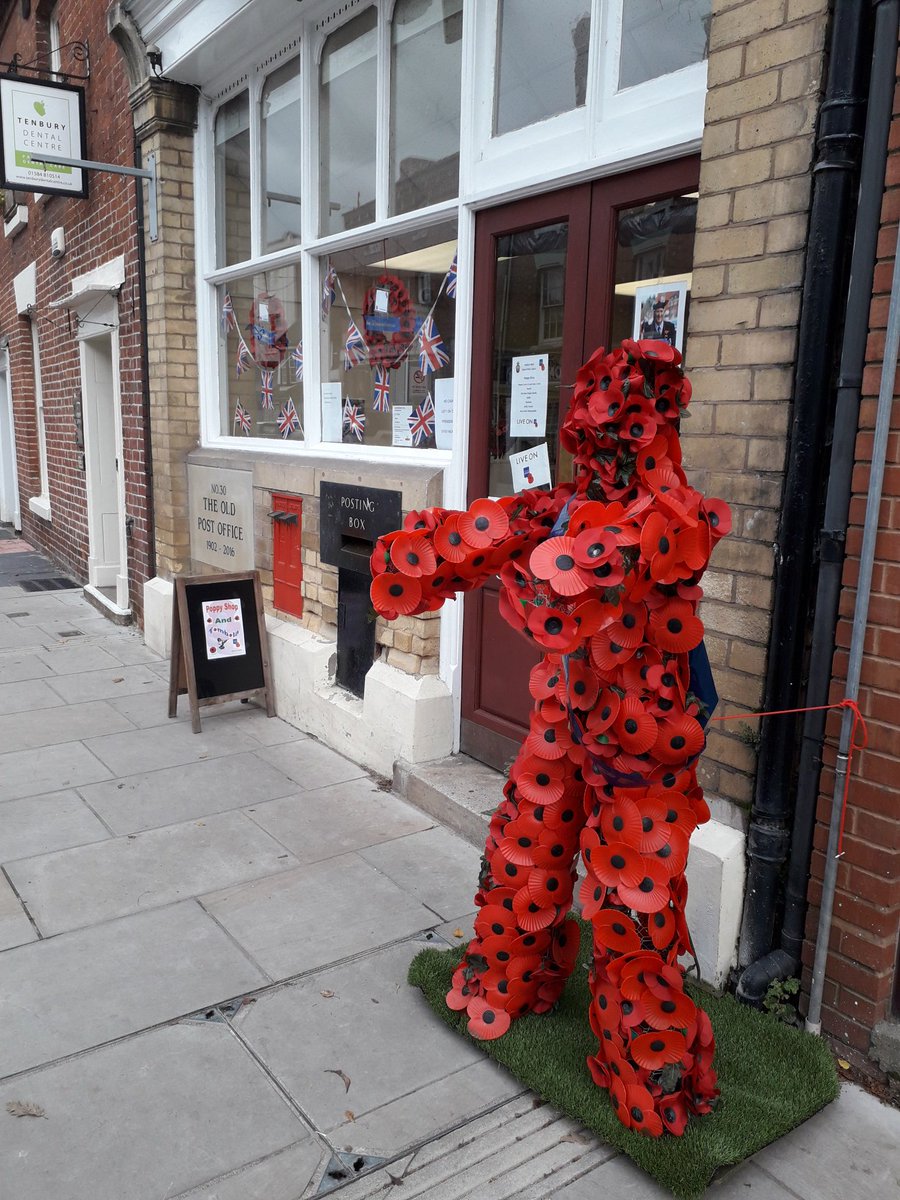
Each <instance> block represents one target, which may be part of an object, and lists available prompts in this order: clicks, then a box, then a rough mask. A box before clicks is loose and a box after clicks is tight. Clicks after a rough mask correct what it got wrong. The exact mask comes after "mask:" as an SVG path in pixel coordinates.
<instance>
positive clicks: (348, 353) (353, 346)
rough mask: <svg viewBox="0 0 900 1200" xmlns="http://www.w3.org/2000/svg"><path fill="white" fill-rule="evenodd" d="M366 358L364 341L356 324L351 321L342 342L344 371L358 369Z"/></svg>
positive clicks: (366, 352)
mask: <svg viewBox="0 0 900 1200" xmlns="http://www.w3.org/2000/svg"><path fill="white" fill-rule="evenodd" d="M367 358H368V351H367V350H366V343H365V339H364V338H363V335H362V334H361V333H360V332H359V326H358V325H357V324H356V322H355V321H351V322H350V324H349V325H348V326H347V338H346V340H345V342H344V370H345V371H352V369H353V368H354V367H358V366H359V364H360V363H362V362H365V361H366V359H367Z"/></svg>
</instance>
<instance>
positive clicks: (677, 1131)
mask: <svg viewBox="0 0 900 1200" xmlns="http://www.w3.org/2000/svg"><path fill="white" fill-rule="evenodd" d="M656 1108H657V1111H658V1113H659V1115H660V1116H661V1117H662V1122H663V1125H665V1127H666V1129H668V1131H669V1133H673V1134H674V1135H675V1137H681V1135H682V1134H683V1133H684V1131H685V1127H686V1126H687V1122H688V1111H687V1105H686V1104H685V1102H684V1096H680V1095H678V1094H677V1093H673V1094H672V1095H671V1096H661V1097H660V1098H659V1100H658V1101H657V1102H656Z"/></svg>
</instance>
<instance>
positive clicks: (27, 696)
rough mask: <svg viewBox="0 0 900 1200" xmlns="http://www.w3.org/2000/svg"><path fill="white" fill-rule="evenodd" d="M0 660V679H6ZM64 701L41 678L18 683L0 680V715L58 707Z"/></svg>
mask: <svg viewBox="0 0 900 1200" xmlns="http://www.w3.org/2000/svg"><path fill="white" fill-rule="evenodd" d="M3 665H4V664H3V661H2V660H0V680H5V679H6V672H5V671H4V669H3ZM64 703H65V701H64V700H63V699H62V697H60V696H58V695H57V694H56V692H54V691H53V689H52V688H51V687H50V686H49V685H48V684H47V683H46V682H45V681H44V680H43V679H23V680H21V681H20V682H18V683H4V682H0V716H5V715H6V714H7V713H18V712H27V711H34V710H35V709H38V710H39V709H44V708H58V707H59V706H60V705H61V704H64Z"/></svg>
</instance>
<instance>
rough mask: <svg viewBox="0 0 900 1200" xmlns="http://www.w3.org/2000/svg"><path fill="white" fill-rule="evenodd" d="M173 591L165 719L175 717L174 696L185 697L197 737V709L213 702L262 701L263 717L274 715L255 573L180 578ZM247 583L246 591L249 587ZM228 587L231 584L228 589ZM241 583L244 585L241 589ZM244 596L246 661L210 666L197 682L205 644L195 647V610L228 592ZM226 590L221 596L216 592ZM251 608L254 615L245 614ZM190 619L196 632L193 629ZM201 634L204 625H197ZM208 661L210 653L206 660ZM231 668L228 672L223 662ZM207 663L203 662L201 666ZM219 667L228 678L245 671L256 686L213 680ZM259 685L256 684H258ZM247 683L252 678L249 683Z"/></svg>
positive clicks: (232, 660)
mask: <svg viewBox="0 0 900 1200" xmlns="http://www.w3.org/2000/svg"><path fill="white" fill-rule="evenodd" d="M174 583H175V590H174V592H173V595H172V651H171V658H170V662H169V716H170V717H174V716H176V715H177V708H178V697H179V696H183V695H187V696H188V698H189V702H190V706H191V727H192V729H193V731H194V733H200V732H201V729H200V709H201V708H206V707H210V706H212V705H215V704H225V703H226V702H227V701H229V700H243V701H247V700H251V699H254V700H260V701H261V702H262V703H263V704H264V705H265V709H266V715H267V716H269V717H274V716H275V705H274V701H273V697H272V682H271V675H270V672H269V643H268V638H267V634H266V618H265V611H264V609H263V598H262V589H261V587H260V583H259V572H258V571H238V572H234V573H233V574H228V573H226V574H215V575H178V576H176V578H175V581H174ZM247 584H250V585H251V586H250V588H249V589H248V588H247ZM229 585H232V586H229ZM240 585H243V586H240ZM235 589H237V591H239V592H240V593H243V594H242V595H240V596H239V598H240V599H241V601H242V616H243V624H244V633H245V643H246V654H245V655H242V656H240V657H241V658H243V659H244V662H242V663H240V664H239V666H237V667H235V666H234V664H235V663H236V657H237V656H236V657H232V658H228V659H222V660H220V662H217V663H216V664H215V666H214V667H210V672H211V674H209V675H206V674H204V675H202V676H201V677H200V678H199V679H198V669H197V664H198V663H204V660H203V659H202V658H201V657H200V656H201V654H204V653H205V646H203V645H198V644H197V642H198V639H197V637H196V634H197V625H198V620H200V621H202V616H201V617H200V618H198V616H197V613H198V611H200V608H199V606H200V605H201V604H202V603H203V600H205V599H208V600H221V599H225V598H226V597H227V598H231V597H228V593H229V592H230V591H235ZM221 592H224V593H225V595H219V594H218V593H221ZM250 608H252V609H253V610H254V611H249V610H250ZM192 620H193V625H194V628H193V629H192ZM199 628H200V629H201V630H202V625H200V626H199ZM206 658H207V660H208V655H207V656H206ZM226 663H228V664H231V666H230V669H229V668H226V666H225V664H226ZM204 665H205V663H204ZM220 667H221V669H222V672H223V673H224V675H225V677H226V680H227V677H228V676H229V675H234V674H235V673H236V672H237V671H239V670H240V669H241V668H243V669H244V670H245V671H248V670H249V671H250V673H251V675H252V679H253V681H254V685H253V686H252V687H248V688H244V689H237V690H235V689H234V688H233V687H230V685H229V684H228V682H225V683H224V684H223V683H222V681H218V682H217V681H216V679H215V675H216V674H217V673H218V669H219V668H220ZM257 679H258V680H259V682H258V683H257V682H255V681H256V680H257ZM248 682H250V680H249V679H248ZM219 686H226V687H230V690H228V691H221V692H220V691H217V690H216V689H217V687H219Z"/></svg>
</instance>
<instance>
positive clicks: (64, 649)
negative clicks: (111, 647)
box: [40, 643, 117, 675]
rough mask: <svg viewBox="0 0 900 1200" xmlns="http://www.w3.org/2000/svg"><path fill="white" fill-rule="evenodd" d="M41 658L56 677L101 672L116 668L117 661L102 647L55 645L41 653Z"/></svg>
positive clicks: (69, 644)
mask: <svg viewBox="0 0 900 1200" xmlns="http://www.w3.org/2000/svg"><path fill="white" fill-rule="evenodd" d="M40 657H41V658H42V659H43V661H44V662H45V663H46V664H47V666H48V667H49V668H50V670H51V671H52V672H53V674H54V675H74V674H75V672H76V671H101V670H103V668H104V667H114V666H116V664H117V660H116V659H115V658H113V656H112V655H111V654H107V652H106V651H105V650H104V649H102V647H100V646H92V645H81V646H73V645H72V644H71V643H68V644H66V645H63V646H59V645H54V646H52V647H48V648H47V649H46V650H42V651H41V652H40Z"/></svg>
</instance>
